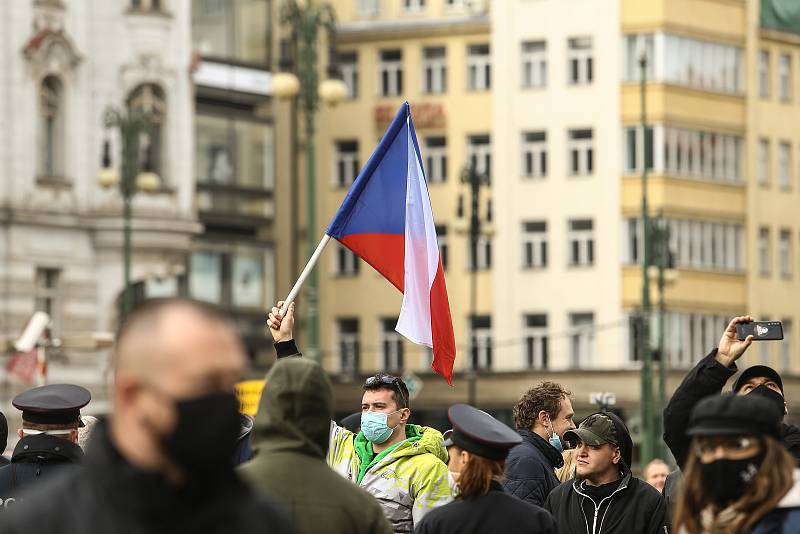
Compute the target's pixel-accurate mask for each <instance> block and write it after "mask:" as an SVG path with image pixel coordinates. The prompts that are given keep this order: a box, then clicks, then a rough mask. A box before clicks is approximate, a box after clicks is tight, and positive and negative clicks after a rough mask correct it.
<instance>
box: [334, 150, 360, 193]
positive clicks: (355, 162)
mask: <svg viewBox="0 0 800 534" xmlns="http://www.w3.org/2000/svg"><path fill="white" fill-rule="evenodd" d="M346 144H348V145H349V144H355V150H349V149H348V150H343V146H344V145H346ZM359 148H360V143H359V142H358V140H356V139H340V140H338V141H334V144H333V153H334V159H333V173H332V176H333V180H332V183H333V185H334V186H335V187H339V188H345V187H350V184H352V183H353V182H354V181H355V179H356V177H357V176H358V172H359V171H358V170H357V169H359V167H360V164H359V159H358V152H359Z"/></svg>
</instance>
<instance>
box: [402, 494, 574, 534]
mask: <svg viewBox="0 0 800 534" xmlns="http://www.w3.org/2000/svg"><path fill="white" fill-rule="evenodd" d="M517 532H518V533H520V534H522V533H524V534H557V532H559V531H558V529H557V528H556V523H555V522H554V521H553V518H552V517H551V516H550V514H549V513H547V511H546V510H544V509H542V508H540V507H539V506H535V505H533V504H529V503H526V502H523V501H521V500H519V499H517V498H514V497H512V496H511V495H508V494H507V493H505V492H504V491H503V488H502V486H501V485H500V484H499V483H498V482H493V483H492V487H491V489H490V490H489V493H487V494H486V495H482V496H481V497H475V498H473V499H456V500H455V501H453V502H451V503H448V504H445V505H444V506H440V507H439V508H435V509H433V510H431V511H430V512H428V513H427V514H426V515H425V517H423V518H422V521H420V522H419V523H418V524H417V526H416V528H415V529H414V534H472V533H474V534H515V533H517Z"/></svg>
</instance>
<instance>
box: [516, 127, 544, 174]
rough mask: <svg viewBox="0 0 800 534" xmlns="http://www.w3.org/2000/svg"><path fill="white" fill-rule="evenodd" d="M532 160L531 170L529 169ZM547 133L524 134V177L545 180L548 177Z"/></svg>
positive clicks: (532, 132) (541, 131)
mask: <svg viewBox="0 0 800 534" xmlns="http://www.w3.org/2000/svg"><path fill="white" fill-rule="evenodd" d="M528 160H530V163H531V165H530V169H529V168H528ZM547 163H548V162H547V132H546V131H544V130H540V131H531V132H523V134H522V176H524V177H525V178H544V177H546V176H547Z"/></svg>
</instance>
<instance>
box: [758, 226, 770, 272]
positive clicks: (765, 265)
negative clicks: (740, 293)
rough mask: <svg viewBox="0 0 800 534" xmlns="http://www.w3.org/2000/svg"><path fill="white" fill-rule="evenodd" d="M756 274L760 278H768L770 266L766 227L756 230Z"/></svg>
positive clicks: (768, 236) (767, 230)
mask: <svg viewBox="0 0 800 534" xmlns="http://www.w3.org/2000/svg"><path fill="white" fill-rule="evenodd" d="M757 239H758V272H759V274H760V275H761V276H769V275H770V272H771V271H772V269H771V266H772V265H771V264H772V254H771V251H770V230H769V228H767V227H766V226H762V227H760V228H759V229H758V237H757Z"/></svg>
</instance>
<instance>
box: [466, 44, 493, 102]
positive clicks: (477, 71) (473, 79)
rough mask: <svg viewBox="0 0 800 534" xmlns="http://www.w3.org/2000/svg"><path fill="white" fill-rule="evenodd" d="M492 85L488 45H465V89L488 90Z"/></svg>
mask: <svg viewBox="0 0 800 534" xmlns="http://www.w3.org/2000/svg"><path fill="white" fill-rule="evenodd" d="M491 87H492V62H491V58H490V57H489V45H488V44H478V45H469V46H468V47H467V90H469V91H488V90H489V89H490V88H491Z"/></svg>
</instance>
